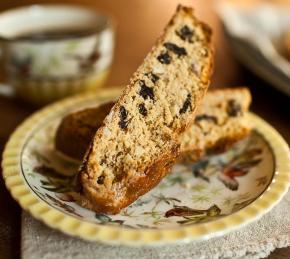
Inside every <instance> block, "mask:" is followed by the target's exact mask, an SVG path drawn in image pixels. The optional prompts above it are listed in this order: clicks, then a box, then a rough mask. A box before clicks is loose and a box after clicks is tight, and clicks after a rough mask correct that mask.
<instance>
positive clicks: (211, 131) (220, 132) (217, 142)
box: [55, 87, 251, 162]
mask: <svg viewBox="0 0 290 259" xmlns="http://www.w3.org/2000/svg"><path fill="white" fill-rule="evenodd" d="M250 102H251V94H250V92H249V90H248V89H247V88H245V87H240V88H219V89H214V90H210V91H208V92H207V95H206V96H205V98H204V100H203V103H202V105H201V106H200V108H199V110H198V113H197V115H196V118H195V123H194V124H193V125H192V126H191V127H190V128H189V129H188V130H186V131H185V132H184V133H183V134H182V136H181V138H180V143H181V149H180V156H179V160H182V161H183V162H194V161H196V160H198V159H200V158H201V157H202V156H204V155H206V154H217V153H219V152H223V151H225V150H226V149H227V148H229V147H231V145H232V144H234V143H236V142H237V141H238V140H240V139H242V138H244V137H245V136H247V135H248V133H249V132H250V131H251V124H250V122H249V120H248V119H247V116H246V114H247V112H248V109H249V105H250ZM113 105H114V103H113V102H109V103H104V104H102V105H100V106H98V107H93V108H87V109H83V110H80V111H77V112H73V113H71V114H69V115H67V116H66V117H65V118H64V119H63V120H62V121H61V123H60V125H59V127H58V129H57V133H56V138H55V147H56V149H57V150H59V151H61V152H62V153H64V154H65V155H67V156H69V157H72V158H74V159H77V160H81V159H82V158H83V157H84V154H85V152H86V150H87V148H88V146H89V144H90V142H91V140H92V139H93V136H94V134H95V132H96V131H97V130H98V128H99V127H101V126H102V124H103V120H104V118H105V116H106V115H107V114H108V113H109V111H110V110H111V108H112V107H113ZM233 109H234V110H233ZM233 111H235V112H233Z"/></svg>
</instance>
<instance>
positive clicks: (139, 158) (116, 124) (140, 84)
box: [78, 6, 213, 214]
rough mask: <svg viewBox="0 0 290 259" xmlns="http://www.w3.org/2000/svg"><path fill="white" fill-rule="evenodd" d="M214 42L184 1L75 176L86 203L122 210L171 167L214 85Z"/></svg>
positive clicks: (105, 210) (105, 209) (102, 209)
mask: <svg viewBox="0 0 290 259" xmlns="http://www.w3.org/2000/svg"><path fill="white" fill-rule="evenodd" d="M210 41H211V33H210V29H209V28H208V27H207V25H205V24H204V23H202V22H200V21H199V20H197V18H195V17H194V15H193V10H192V9H191V8H187V7H182V6H179V7H178V8H177V12H176V14H175V15H174V16H173V18H172V20H171V21H170V22H169V24H168V26H167V27H166V29H165V31H164V34H163V35H162V36H161V37H160V38H159V40H158V41H157V43H156V44H155V46H154V47H153V49H152V50H151V51H150V52H149V54H148V55H147V57H146V58H145V60H144V62H143V63H142V65H141V66H140V67H139V68H138V69H137V71H136V73H135V74H134V75H133V77H132V79H131V80H130V84H129V85H128V86H127V87H126V88H125V90H124V91H123V93H122V95H121V97H120V98H119V99H118V101H117V102H116V104H115V105H114V107H113V108H112V110H111V111H110V113H109V114H108V116H107V117H106V118H105V120H104V125H103V126H102V127H101V128H99V130H98V131H97V133H96V135H95V136H94V138H93V142H92V144H91V145H90V147H89V149H88V151H87V153H86V156H85V158H84V161H83V164H82V166H81V168H80V172H79V175H78V180H79V185H80V192H79V194H80V195H79V201H80V202H81V204H82V205H83V206H85V207H87V208H90V209H92V210H94V211H97V212H103V213H111V214H115V213H118V212H119V211H120V210H121V209H122V208H124V207H126V206H128V205H129V204H131V203H132V202H133V201H135V200H136V199H137V198H138V197H139V196H141V195H143V194H144V193H146V192H148V191H149V190H150V189H152V188H153V187H154V186H155V185H157V184H158V183H159V182H160V180H161V179H162V178H163V177H164V176H165V175H166V174H167V173H168V172H169V170H170V168H171V167H172V165H173V163H174V161H175V160H176V157H177V155H178V150H179V146H180V145H179V143H178V138H179V136H180V134H181V133H182V132H184V130H186V128H187V127H189V126H190V125H191V124H192V123H193V121H194V117H195V113H196V110H197V108H198V106H199V105H200V102H201V101H202V98H203V96H204V95H205V93H206V90H207V87H208V85H209V79H210V76H211V70H212V62H213V54H212V50H211V42H210Z"/></svg>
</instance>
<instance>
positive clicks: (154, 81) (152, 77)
mask: <svg viewBox="0 0 290 259" xmlns="http://www.w3.org/2000/svg"><path fill="white" fill-rule="evenodd" d="M145 75H146V76H147V77H148V78H149V79H150V80H151V81H152V83H153V84H155V83H156V82H157V81H158V80H159V79H160V78H159V76H157V75H155V74H154V73H152V72H149V73H146V74H145Z"/></svg>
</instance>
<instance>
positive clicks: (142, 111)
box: [138, 103, 147, 117]
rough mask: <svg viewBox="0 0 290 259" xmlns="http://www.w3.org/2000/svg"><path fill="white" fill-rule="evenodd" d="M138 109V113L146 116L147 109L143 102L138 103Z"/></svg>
mask: <svg viewBox="0 0 290 259" xmlns="http://www.w3.org/2000/svg"><path fill="white" fill-rule="evenodd" d="M138 109H139V112H140V114H142V115H143V116H145V117H146V116H147V109H146V107H145V104H144V103H140V104H139V106H138Z"/></svg>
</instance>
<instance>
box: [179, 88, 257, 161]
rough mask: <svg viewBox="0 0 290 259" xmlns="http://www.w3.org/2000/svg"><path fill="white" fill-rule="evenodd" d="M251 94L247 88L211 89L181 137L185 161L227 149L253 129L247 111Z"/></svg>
mask: <svg viewBox="0 0 290 259" xmlns="http://www.w3.org/2000/svg"><path fill="white" fill-rule="evenodd" d="M250 103H251V94H250V91H249V90H248V89H247V88H234V89H230V88H228V89H216V90H212V91H210V92H208V94H207V95H206V97H205V98H204V103H203V105H202V106H201V107H200V109H199V110H198V115H197V116H196V117H195V122H194V124H193V125H192V126H191V127H190V128H189V129H188V130H187V131H186V132H185V133H184V134H183V135H182V137H181V139H180V143H181V148H180V151H181V152H180V157H179V160H181V161H183V162H194V161H196V160H198V159H200V158H201V157H202V156H204V155H206V154H211V153H214V154H216V153H219V152H222V151H225V150H226V149H227V148H229V147H230V146H231V145H232V144H234V143H235V142H237V141H238V140H240V139H242V138H244V137H245V136H247V135H248V134H249V132H250V131H251V128H252V127H251V124H250V122H249V120H248V119H247V116H246V115H247V114H246V113H247V111H248V109H249V105H250Z"/></svg>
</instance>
